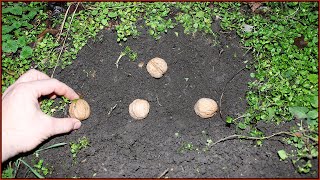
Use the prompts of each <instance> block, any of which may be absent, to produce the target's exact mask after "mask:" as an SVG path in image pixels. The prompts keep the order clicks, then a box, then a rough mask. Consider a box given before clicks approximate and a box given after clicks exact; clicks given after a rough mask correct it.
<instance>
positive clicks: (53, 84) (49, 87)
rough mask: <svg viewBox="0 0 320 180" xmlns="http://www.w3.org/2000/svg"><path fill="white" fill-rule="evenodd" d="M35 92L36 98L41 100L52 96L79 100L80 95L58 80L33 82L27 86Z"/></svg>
mask: <svg viewBox="0 0 320 180" xmlns="http://www.w3.org/2000/svg"><path fill="white" fill-rule="evenodd" d="M27 85H28V86H29V87H30V88H32V90H33V91H34V96H35V97H36V98H39V97H41V96H46V95H50V94H56V95H59V96H64V97H66V98H68V99H70V100H73V99H78V98H79V95H78V94H77V93H76V92H75V91H74V90H73V89H72V88H70V87H69V86H67V85H66V84H64V83H62V82H60V81H58V80H57V79H44V80H40V81H32V82H29V83H28V84H27Z"/></svg>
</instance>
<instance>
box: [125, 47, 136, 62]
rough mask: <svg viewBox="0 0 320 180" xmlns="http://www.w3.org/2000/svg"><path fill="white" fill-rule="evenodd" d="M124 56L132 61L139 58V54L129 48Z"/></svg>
mask: <svg viewBox="0 0 320 180" xmlns="http://www.w3.org/2000/svg"><path fill="white" fill-rule="evenodd" d="M123 54H124V55H126V56H128V57H129V59H130V60H131V61H135V60H136V59H137V58H138V53H136V52H134V51H133V50H132V49H131V48H130V47H129V46H126V48H125V49H124V52H123Z"/></svg>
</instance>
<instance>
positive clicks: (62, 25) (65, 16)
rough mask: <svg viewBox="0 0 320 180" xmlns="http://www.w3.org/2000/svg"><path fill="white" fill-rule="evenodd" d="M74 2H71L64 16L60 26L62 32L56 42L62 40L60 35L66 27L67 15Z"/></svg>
mask: <svg viewBox="0 0 320 180" xmlns="http://www.w3.org/2000/svg"><path fill="white" fill-rule="evenodd" d="M71 5H72V4H70V6H69V7H68V9H67V11H66V13H65V14H64V18H63V21H62V24H61V26H60V32H59V34H58V38H57V40H56V43H57V42H58V41H59V40H60V36H61V33H62V30H63V27H64V24H65V22H66V19H67V16H68V13H69V10H70V7H71Z"/></svg>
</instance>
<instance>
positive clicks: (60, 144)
mask: <svg viewBox="0 0 320 180" xmlns="http://www.w3.org/2000/svg"><path fill="white" fill-rule="evenodd" d="M66 144H67V143H57V144H54V145H51V146H49V147H46V148H43V149H38V150H36V153H38V152H40V151H44V150H47V149H52V148H56V147H60V146H64V145H66Z"/></svg>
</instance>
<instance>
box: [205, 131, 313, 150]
mask: <svg viewBox="0 0 320 180" xmlns="http://www.w3.org/2000/svg"><path fill="white" fill-rule="evenodd" d="M279 135H288V136H296V135H295V134H294V133H290V132H286V131H280V132H277V133H274V134H271V135H270V136H264V137H251V136H244V135H238V134H234V135H231V136H228V137H225V138H222V139H219V140H218V141H216V142H214V143H212V144H211V145H210V147H211V146H214V145H216V144H218V143H220V142H223V141H226V140H230V139H235V138H237V139H246V140H264V139H270V138H272V137H274V136H279ZM306 137H307V138H309V139H311V140H313V141H315V142H318V140H317V139H314V138H312V137H309V136H306Z"/></svg>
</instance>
